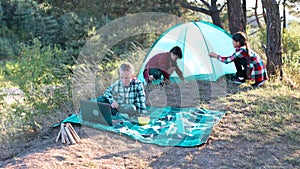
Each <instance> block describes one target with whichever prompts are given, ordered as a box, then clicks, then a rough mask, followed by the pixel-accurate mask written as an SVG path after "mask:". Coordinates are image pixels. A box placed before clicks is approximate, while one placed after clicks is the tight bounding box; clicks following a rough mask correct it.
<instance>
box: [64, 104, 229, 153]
mask: <svg viewBox="0 0 300 169" xmlns="http://www.w3.org/2000/svg"><path fill="white" fill-rule="evenodd" d="M148 111H149V112H151V114H150V117H151V121H150V123H149V124H148V125H144V126H140V125H139V124H138V123H136V122H131V121H129V120H128V119H126V118H123V117H122V116H113V119H114V120H115V121H116V122H115V123H114V125H113V126H107V125H102V124H95V123H91V122H88V121H83V120H82V118H81V114H78V115H76V118H77V119H74V118H72V119H73V120H74V122H78V121H79V122H80V124H82V125H84V126H88V127H92V128H96V129H99V130H106V131H111V132H115V133H118V134H121V135H124V136H127V137H130V138H132V139H134V140H137V141H140V142H142V143H149V144H156V145H160V146H179V147H193V146H198V145H201V144H204V143H206V141H207V140H208V138H209V136H210V134H211V132H212V129H213V127H214V125H216V124H218V122H219V121H220V120H221V119H222V117H223V115H224V112H222V111H211V110H205V109H198V108H174V107H165V108H154V107H151V108H150V109H149V110H148ZM179 115H180V116H179ZM179 117H180V119H178V118H179ZM64 121H69V122H70V118H69V119H66V120H64Z"/></svg>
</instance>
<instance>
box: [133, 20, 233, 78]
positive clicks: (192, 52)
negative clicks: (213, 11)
mask: <svg viewBox="0 0 300 169" xmlns="http://www.w3.org/2000/svg"><path fill="white" fill-rule="evenodd" d="M174 46H179V47H181V48H182V51H183V58H182V59H179V60H178V61H177V63H178V66H179V68H180V69H181V70H182V71H183V76H184V77H185V79H186V80H199V79H200V80H208V81H216V80H218V79H219V78H220V77H221V76H223V75H225V74H235V73H236V68H235V66H234V64H233V63H229V64H224V63H222V62H219V61H218V60H217V59H215V58H210V57H209V56H208V53H209V52H212V51H214V52H216V53H218V54H220V55H224V56H230V55H231V54H232V53H233V52H234V51H235V49H234V47H233V46H232V38H231V35H230V34H229V33H228V32H226V31H225V30H224V29H221V28H220V27H218V26H216V25H213V24H211V23H209V22H205V21H197V22H195V21H193V22H189V23H183V24H179V25H175V26H174V27H172V28H170V29H169V30H167V31H166V32H165V33H163V34H162V35H161V36H160V37H159V38H158V39H157V40H156V42H155V43H154V44H153V45H152V47H151V48H150V50H149V51H148V53H147V55H146V57H145V59H144V61H143V64H142V66H141V68H140V71H139V74H138V78H139V79H140V80H141V81H142V82H144V83H145V79H144V77H143V71H144V69H145V65H146V64H147V62H148V61H149V60H150V59H151V58H152V57H153V56H154V55H155V54H158V53H161V52H169V51H170V49H172V48H173V47H174ZM171 81H177V82H180V80H179V78H178V75H177V74H176V73H173V74H172V75H171Z"/></svg>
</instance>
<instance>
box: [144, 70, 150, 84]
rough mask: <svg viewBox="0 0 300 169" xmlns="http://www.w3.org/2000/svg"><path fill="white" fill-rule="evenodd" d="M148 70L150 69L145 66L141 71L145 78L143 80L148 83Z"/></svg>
mask: <svg viewBox="0 0 300 169" xmlns="http://www.w3.org/2000/svg"><path fill="white" fill-rule="evenodd" d="M149 71H150V69H149V68H148V69H147V68H146V69H145V70H144V72H143V75H144V79H145V81H146V82H147V83H149Z"/></svg>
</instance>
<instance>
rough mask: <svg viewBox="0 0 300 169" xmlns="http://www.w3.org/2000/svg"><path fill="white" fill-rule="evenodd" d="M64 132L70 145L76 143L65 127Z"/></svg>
mask: <svg viewBox="0 0 300 169" xmlns="http://www.w3.org/2000/svg"><path fill="white" fill-rule="evenodd" d="M65 131H66V134H67V136H68V138H69V140H70V142H71V144H75V143H76V141H75V140H74V138H73V136H72V134H71V132H70V130H69V128H68V126H66V127H65Z"/></svg>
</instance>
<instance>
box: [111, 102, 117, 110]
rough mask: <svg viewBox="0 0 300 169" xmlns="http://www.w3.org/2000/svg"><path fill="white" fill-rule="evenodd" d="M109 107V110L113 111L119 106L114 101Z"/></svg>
mask: <svg viewBox="0 0 300 169" xmlns="http://www.w3.org/2000/svg"><path fill="white" fill-rule="evenodd" d="M110 106H111V108H114V109H118V108H119V104H118V102H116V101H114V102H113V103H112V104H111V105H110Z"/></svg>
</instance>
